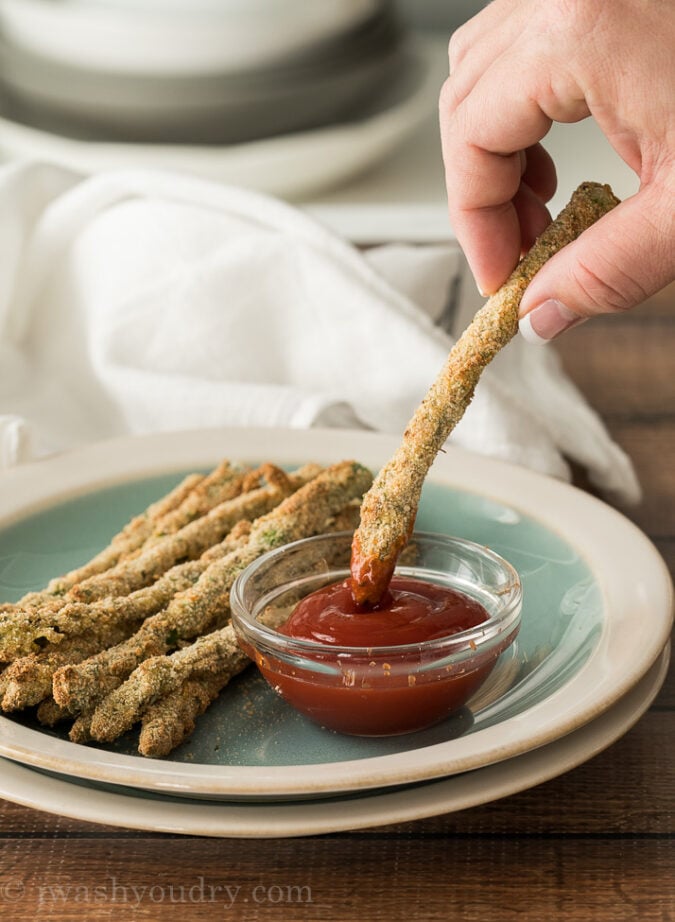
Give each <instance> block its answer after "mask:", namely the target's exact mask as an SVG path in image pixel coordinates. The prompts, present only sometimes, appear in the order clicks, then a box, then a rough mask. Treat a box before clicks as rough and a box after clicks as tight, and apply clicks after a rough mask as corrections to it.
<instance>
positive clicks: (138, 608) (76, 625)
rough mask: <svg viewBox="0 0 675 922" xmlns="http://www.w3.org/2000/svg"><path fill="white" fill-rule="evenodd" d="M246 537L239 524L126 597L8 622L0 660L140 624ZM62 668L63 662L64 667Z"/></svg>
mask: <svg viewBox="0 0 675 922" xmlns="http://www.w3.org/2000/svg"><path fill="white" fill-rule="evenodd" d="M249 532H250V523H249V522H246V523H244V522H240V523H239V524H238V525H236V526H235V527H234V529H233V530H232V531H231V532H230V534H229V535H227V537H226V538H225V539H224V540H223V541H221V542H220V544H216V545H214V546H213V547H211V548H209V549H208V550H207V551H205V552H204V554H202V556H201V557H200V558H199V559H198V560H190V561H187V563H184V564H177V565H176V566H175V567H172V568H171V569H170V570H167V572H166V573H165V574H164V575H163V576H161V577H160V578H159V579H158V580H157V581H156V582H154V583H152V585H150V586H145V587H144V588H143V589H137V590H136V591H135V592H132V593H130V594H129V595H127V596H112V597H109V598H105V599H100V600H99V601H98V602H92V603H91V604H90V605H88V604H86V603H85V602H68V601H66V604H64V605H63V607H61V608H60V609H59V610H58V611H54V612H50V611H49V610H46V609H37V610H31V609H29V610H28V611H26V612H18V613H17V614H15V616H14V618H13V620H12V622H11V629H10V627H9V626H6V627H5V629H4V630H3V629H2V628H0V659H6V660H8V661H9V660H14V659H16V658H17V657H20V656H27V655H29V654H30V653H37V652H39V649H40V645H41V644H44V642H45V641H48V642H49V643H51V644H53V645H58V644H60V643H61V642H62V641H64V640H65V638H66V637H69V636H72V635H74V634H82V633H84V632H85V631H88V630H92V629H96V630H98V631H99V632H101V631H105V630H112V629H113V628H114V627H115V626H116V625H117V624H120V623H127V624H128V623H129V622H130V621H134V620H135V621H142V620H143V619H144V618H147V617H149V616H150V615H153V614H155V613H156V612H158V611H160V610H161V609H162V608H164V607H165V606H166V605H168V603H169V602H170V600H171V599H172V598H173V596H174V595H176V594H177V593H178V592H182V591H183V590H185V589H188V588H189V587H190V586H193V585H194V584H195V583H196V582H197V580H198V579H199V577H200V576H201V574H202V573H203V572H204V570H205V569H206V568H207V567H208V566H209V565H210V564H211V563H213V561H214V560H217V559H219V558H220V557H224V556H225V555H226V554H229V553H230V552H231V551H233V550H235V549H236V548H237V547H241V546H243V545H244V544H245V543H246V541H247V540H248V535H249ZM121 639H123V638H120V640H121ZM116 642H119V641H116ZM112 643H113V641H112V640H111V641H110V642H109V643H107V644H103V645H102V647H100V648H99V649H103V648H104V647H106V646H111V645H112ZM91 652H92V653H94V652H96V651H94V650H92V651H91ZM89 655H90V654H89ZM67 662H68V660H64V663H67ZM61 665H63V664H61Z"/></svg>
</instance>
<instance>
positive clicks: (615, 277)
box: [520, 183, 675, 343]
mask: <svg viewBox="0 0 675 922" xmlns="http://www.w3.org/2000/svg"><path fill="white" fill-rule="evenodd" d="M672 196H673V193H672V190H670V191H669V190H668V189H667V188H664V186H663V185H660V184H659V183H653V184H651V185H650V186H647V187H645V188H643V189H642V190H641V191H640V192H639V193H638V194H637V195H635V196H633V197H632V198H630V199H627V200H626V201H625V202H623V203H622V204H621V205H619V206H618V207H617V208H615V209H614V210H613V211H612V212H611V213H610V214H608V215H606V216H605V217H604V218H602V220H600V221H599V222H598V223H597V224H595V225H594V226H593V227H591V228H590V229H589V230H587V231H585V232H584V233H583V234H582V235H581V237H579V239H578V240H576V241H575V242H574V243H572V244H570V245H569V246H567V247H565V249H564V250H562V251H561V252H560V253H558V254H557V255H556V256H555V257H553V259H551V260H550V261H549V262H548V263H547V264H546V265H545V266H544V267H543V268H542V270H541V271H540V272H539V273H538V274H537V275H536V276H535V278H534V279H533V281H532V282H531V283H530V285H529V287H528V289H527V291H526V292H525V295H524V297H523V300H522V303H521V308H520V314H521V321H520V330H521V333H522V334H523V336H524V337H525V338H526V339H527V340H528V341H530V342H537V343H539V342H545V341H548V340H550V339H553V338H554V337H555V336H557V335H559V334H560V333H562V332H564V331H565V330H567V329H570V327H572V326H575V325H576V324H577V323H580V322H581V321H582V320H585V319H587V318H588V317H591V316H594V315H595V314H604V313H614V312H617V311H624V310H628V309H629V308H631V307H635V306H636V305H637V304H639V303H640V302H641V301H643V300H644V299H645V298H647V297H649V295H652V294H654V293H655V292H657V291H659V290H660V289H661V288H663V287H664V286H665V285H667V284H668V282H669V281H670V279H671V278H672V274H673V266H674V265H675V218H674V217H673V214H672V209H671V207H670V204H669V203H670V202H672V200H673V198H672Z"/></svg>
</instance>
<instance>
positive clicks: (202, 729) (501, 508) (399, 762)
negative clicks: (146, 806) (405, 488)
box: [0, 430, 670, 799]
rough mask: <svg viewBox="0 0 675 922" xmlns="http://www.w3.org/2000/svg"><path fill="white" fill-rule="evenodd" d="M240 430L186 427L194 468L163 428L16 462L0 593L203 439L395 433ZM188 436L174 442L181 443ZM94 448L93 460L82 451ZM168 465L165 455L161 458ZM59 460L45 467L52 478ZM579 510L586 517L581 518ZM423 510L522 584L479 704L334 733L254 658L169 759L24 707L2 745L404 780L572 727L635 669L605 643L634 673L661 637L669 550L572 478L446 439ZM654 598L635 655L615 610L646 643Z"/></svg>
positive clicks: (217, 769) (77, 551)
mask: <svg viewBox="0 0 675 922" xmlns="http://www.w3.org/2000/svg"><path fill="white" fill-rule="evenodd" d="M233 433H234V434H232V433H231V434H230V438H229V440H228V439H225V440H224V439H223V435H222V434H220V435H219V434H214V433H210V434H209V433H201V434H193V435H191V436H190V439H191V440H192V442H193V446H194V463H191V464H190V466H189V468H188V467H187V465H183V464H181V463H180V461H181V459H180V457H176V459H175V461H174V462H173V463H171V464H167V463H166V461H165V460H164V459H166V458H172V454H173V455H180V454H181V453H184V452H185V446H184V444H183V443H184V441H185V436H178V435H172V436H166V435H165V436H155V437H148V438H144V439H134V440H126V441H125V442H120V443H114V446H113V448H110V447H108V453H107V455H103V456H102V457H99V456H101V449H100V447H95V448H90V449H86V450H84V451H83V452H81V453H78V454H74V455H71V456H63V457H61V458H58V459H54V460H52V461H49V462H42V463H41V464H39V465H33V466H30V467H29V468H26V469H22V470H19V471H16V472H13V473H12V474H11V475H10V476H9V478H8V479H13V480H15V483H14V484H13V485H12V484H9V483H7V482H5V483H4V484H3V483H2V482H0V496H3V498H7V499H10V493H11V497H12V498H13V499H14V501H15V505H16V506H17V508H16V509H15V510H14V511H13V514H9V515H6V516H5V517H4V521H3V520H0V525H2V528H1V530H0V599H1V600H4V601H14V600H16V599H18V598H20V597H21V596H22V595H23V594H24V593H25V592H27V591H29V590H32V589H38V588H40V587H42V586H44V585H45V584H46V583H47V582H48V580H49V579H50V578H51V577H52V576H54V575H56V574H58V573H61V572H65V571H66V570H69V569H71V568H72V567H75V566H77V565H78V564H80V563H82V562H83V561H85V560H87V559H88V558H89V557H91V556H92V555H93V554H94V553H96V552H97V551H98V550H99V549H100V548H101V547H103V546H104V545H106V544H107V543H108V540H109V538H110V536H111V535H112V534H114V533H115V532H116V531H118V530H119V529H120V528H121V527H122V525H123V524H124V523H125V522H126V521H128V519H129V518H131V517H132V516H133V515H135V514H137V513H138V512H139V511H140V510H142V509H143V508H145V507H146V506H147V505H149V504H150V503H151V502H152V501H153V500H155V499H156V498H158V497H159V496H161V495H163V494H164V493H166V492H167V491H168V490H169V489H171V487H172V486H173V485H174V484H175V483H176V482H177V481H178V480H179V479H180V476H181V474H182V473H184V472H185V471H186V470H187V469H196V468H201V469H204V458H205V455H204V453H205V452H206V457H208V463H215V462H216V461H217V460H218V459H219V457H220V456H221V454H222V455H227V456H228V457H232V458H237V459H242V460H257V459H260V458H267V457H271V458H272V459H273V460H276V461H278V462H280V463H284V464H289V463H292V462H299V463H301V462H304V461H306V460H319V461H321V462H326V461H332V460H336V459H339V458H341V457H358V458H359V459H363V460H364V461H365V462H366V463H370V464H373V466H376V465H377V464H378V463H381V461H384V460H386V458H387V457H388V456H389V454H390V453H391V449H392V446H393V445H395V442H394V443H392V441H391V440H389V439H387V438H385V437H381V436H373V435H370V434H364V433H348V434H345V433H341V434H338V433H334V432H331V433H320V432H311V431H310V432H302V433H300V432H292V433H288V431H276V432H275V435H274V436H273V437H270V434H269V431H266V435H267V438H266V439H265V442H266V444H265V446H264V447H262V446H260V445H257V444H256V441H255V438H256V437H255V434H254V433H252V432H251V431H250V430H234V431H233ZM243 433H246V435H245V436H244V435H243ZM179 438H180V439H181V440H182V441H181V443H180V444H181V451H180V452H178V451H175V450H174V452H173V453H172V451H171V448H172V447H173V448H174V449H176V447H177V445H178V439H179ZM261 439H262V436H261ZM196 440H201V443H200V445H199V446H198V445H197V444H196ZM219 441H220V442H222V441H227V442H229V444H228V445H227V448H225V449H224V450H222V451H220V450H219V449H218V447H217V443H218V442H219ZM299 441H304V442H305V443H307V444H305V445H304V446H302V445H300V446H299V445H298V442H299ZM346 443H349V444H346ZM130 445H131V446H132V447H133V451H131V452H130V451H129V447H130ZM270 446H272V447H270ZM141 447H142V451H141V452H140V455H141V456H140V457H139V449H140V448H141ZM303 448H304V450H303ZM256 449H257V450H256ZM97 452H98V454H97ZM373 455H375V456H376V457H375V458H374V457H373ZM87 458H89V459H90V461H92V462H94V461H95V459H96V458H99V460H100V461H101V463H100V464H98V465H97V464H95V463H93V465H92V464H87ZM103 458H105V464H103V463H102V461H103ZM68 459H70V465H69V463H68ZM106 465H107V466H108V467H109V468H110V470H109V471H108V470H106V469H105V467H106ZM162 466H164V467H165V468H171V470H170V472H168V473H166V472H165V473H162V474H157V473H156V471H157V468H158V467H159V468H160V469H161V468H162ZM73 469H76V470H78V471H80V477H79V479H78V477H77V476H76V477H75V478H74V479H73V475H72V471H73ZM65 472H68V476H64V474H65ZM51 473H53V480H52V481H51V482H50V477H49V476H47V479H46V481H45V475H49V474H51ZM142 473H146V474H150V473H152V476H139V475H140V474H142ZM19 481H21V482H20V483H19ZM70 481H73V482H72V484H71V483H70ZM111 481H112V483H111ZM115 481H117V482H115ZM477 481H478V482H477ZM38 482H39V483H40V485H41V488H38ZM31 484H32V487H33V489H31ZM477 486H480V489H477ZM73 493H77V494H79V495H72V494H73ZM17 494H18V495H19V500H18V502H17V501H16V497H17ZM40 494H42V495H40ZM542 502H543V503H544V505H541V504H542ZM36 506H37V508H36ZM570 510H572V512H573V515H572V519H571V521H572V522H576V523H577V524H576V525H575V527H574V528H573V529H572V533H570V530H569V527H568V524H569V521H568V520H570V515H569V513H570ZM552 512H553V513H554V515H555V521H552ZM608 526H609V527H610V529H611V534H612V539H611V540H612V542H614V543H615V544H616V538H617V535H619V537H620V538H621V539H622V541H623V543H624V544H626V543H627V547H626V549H623V548H622V551H621V553H622V554H626V553H629V554H630V556H631V558H632V559H633V560H634V561H635V563H634V564H633V570H632V574H633V577H636V576H637V580H636V579H634V578H632V579H631V581H630V582H631V584H632V586H633V589H632V591H631V593H629V595H630V596H631V597H630V598H628V599H626V598H624V599H623V603H622V606H621V609H620V610H618V609H617V604H616V597H617V594H616V592H614V591H613V590H614V589H616V586H615V585H614V584H616V582H617V581H619V582H621V573H622V568H621V567H617V566H613V567H612V571H611V573H605V571H604V567H606V563H605V562H604V560H603V554H600V559H599V560H598V554H597V550H598V547H597V542H598V541H599V540H600V536H601V535H602V534H603V533H604V535H605V539H604V543H607V541H608V540H609V538H608V537H607V532H606V531H605V529H606V528H607V527H608ZM417 527H418V528H419V529H420V530H424V531H436V532H441V533H446V534H448V533H452V534H456V535H461V536H462V537H464V538H468V539H470V540H473V541H476V542H478V543H480V544H485V545H489V546H490V547H492V548H493V549H494V550H495V551H497V552H498V553H499V554H501V555H502V556H503V557H505V558H506V559H507V560H508V561H509V562H510V563H511V564H512V565H513V566H514V567H515V568H516V569H517V570H518V572H519V574H520V577H521V580H522V583H523V597H524V604H523V612H522V624H521V630H520V634H519V636H518V640H517V642H516V644H515V645H514V646H513V647H512V648H511V649H510V650H509V651H507V653H505V654H504V655H503V657H502V658H501V659H500V661H499V663H498V664H497V667H496V669H495V671H494V673H493V674H492V676H491V677H490V680H489V681H488V683H487V684H486V685H485V686H484V687H483V688H482V689H481V690H480V691H479V692H478V693H477V695H476V696H475V697H474V699H472V701H471V702H469V706H468V707H466V708H464V709H463V710H462V711H461V712H459V713H458V714H457V715H455V716H454V717H451V718H449V719H448V720H446V721H445V722H444V723H442V724H440V725H438V726H436V727H433V728H430V729H428V730H425V731H420V732H418V733H414V734H409V735H407V736H399V737H389V738H378V739H364V738H356V737H347V736H342V735H340V734H337V733H333V732H331V731H327V730H325V729H323V728H321V727H318V726H316V725H314V724H313V723H311V722H310V721H308V720H306V719H305V718H303V717H302V716H301V715H299V714H298V713H296V712H295V711H294V710H293V709H291V708H290V707H289V706H288V705H287V704H286V703H285V702H284V701H283V700H281V699H280V698H278V697H277V696H276V695H274V693H273V692H272V691H271V690H270V689H269V688H268V687H267V685H266V684H265V683H264V681H263V680H262V679H261V677H260V676H259V675H258V673H257V672H256V671H255V670H253V669H249V670H247V671H246V672H245V673H244V674H243V675H242V676H240V677H238V678H237V679H236V680H234V681H233V682H232V683H231V684H230V686H229V687H228V689H227V690H226V692H225V693H223V694H222V695H221V696H220V698H219V699H218V701H217V702H215V704H214V705H212V706H211V708H209V710H208V711H207V713H206V714H204V715H203V716H202V717H201V718H200V719H199V721H198V725H197V729H196V731H195V733H194V734H193V736H192V738H191V739H190V740H189V741H188V742H186V743H185V744H183V745H182V746H180V747H179V748H178V749H176V750H175V751H174V752H173V753H172V754H171V755H170V756H169V757H168V758H167V759H165V760H162V761H161V762H159V761H151V760H144V759H142V758H141V757H139V756H138V755H136V754H135V753H136V734H135V733H130V734H127V735H126V736H124V737H123V738H121V739H120V740H118V741H117V743H115V744H113V745H111V746H105V747H104V746H97V747H95V748H94V747H83V746H78V745H75V744H73V743H70V742H69V741H68V740H67V730H63V731H59V732H54V731H47V730H45V729H44V728H42V727H40V725H39V724H37V722H36V721H35V718H34V716H33V715H32V714H26V715H24V714H22V715H19V716H14V715H12V716H5V717H3V718H0V754H1V755H5V756H7V757H8V758H12V759H16V760H18V761H21V762H25V763H27V764H31V765H34V766H36V767H40V768H43V769H48V770H51V771H56V772H61V773H63V774H68V775H75V776H77V777H80V778H87V779H89V780H91V781H93V782H99V783H100V782H106V783H110V784H119V785H127V786H135V787H139V788H143V789H147V790H157V791H164V792H167V793H168V792H172V793H174V794H177V793H180V794H181V795H183V796H185V795H187V796H192V797H194V796H198V797H223V798H227V799H235V798H238V797H245V798H261V797H262V798H269V797H273V798H275V799H283V798H285V797H298V796H314V797H317V796H327V795H329V794H332V793H335V792H336V791H356V790H359V789H364V790H367V789H369V788H372V787H375V786H378V787H381V786H385V785H392V786H393V785H397V784H407V783H410V782H411V781H421V780H427V779H430V778H435V777H439V776H442V775H447V774H452V773H456V772H460V771H465V770H467V769H468V768H476V767H480V766H482V765H486V764H489V763H490V762H495V761H499V760H501V759H504V758H509V757H511V756H513V755H515V754H517V753H520V752H524V751H527V750H528V749H531V748H534V747H536V746H539V745H543V744H545V743H548V742H550V741H551V740H552V739H555V738H557V737H559V736H561V735H563V734H564V733H567V732H570V731H571V730H573V729H575V728H577V727H578V726H580V725H582V724H583V723H584V722H586V721H587V720H589V719H592V718H593V717H595V716H597V714H598V713H601V712H602V711H603V710H604V709H605V708H606V707H608V706H609V705H610V704H611V703H612V702H613V701H615V700H617V698H618V697H620V695H621V693H622V691H621V689H622V688H624V689H625V688H627V687H630V686H631V685H632V684H634V682H633V681H631V682H630V684H628V685H626V676H625V675H621V674H620V673H619V672H618V671H617V667H616V665H615V664H614V663H612V662H610V661H609V660H608V658H607V657H608V653H609V652H610V651H612V650H614V648H615V647H617V648H618V649H620V650H621V651H622V653H621V656H618V658H617V663H618V664H619V668H620V666H621V664H622V663H623V662H625V661H630V663H631V667H632V676H633V677H634V680H635V681H637V680H638V679H639V678H640V677H641V675H643V674H644V673H645V672H646V670H647V669H648V668H649V667H650V666H651V664H652V662H654V660H655V658H656V656H657V655H658V653H659V652H660V651H661V649H662V648H663V646H664V644H665V642H666V639H667V636H668V631H667V628H668V627H669V620H670V609H669V607H668V606H669V602H668V599H669V591H670V584H669V580H667V578H665V579H664V570H663V568H662V564H661V563H660V558H658V555H656V553H655V551H654V550H653V548H652V547H651V545H649V543H648V542H647V540H646V539H645V538H644V536H643V535H641V533H640V532H638V531H637V529H635V528H634V527H633V526H632V525H631V524H630V523H628V522H627V520H626V519H624V518H623V517H621V516H619V515H618V514H617V513H616V512H615V511H614V510H611V509H610V508H609V507H607V506H605V505H603V504H601V503H598V502H597V501H596V500H593V499H592V498H590V497H588V496H586V495H585V494H583V493H580V492H579V491H576V490H574V489H572V488H570V487H568V486H566V485H564V484H560V483H557V482H554V481H551V480H548V479H547V478H543V477H538V476H537V475H534V474H531V473H529V472H527V471H522V470H520V469H517V468H512V467H509V466H507V465H503V464H499V463H497V462H494V461H487V460H486V459H482V458H474V457H472V456H469V455H465V454H464V453H462V452H452V453H451V454H449V455H446V456H444V457H443V458H441V459H439V463H437V465H436V466H435V467H434V471H433V474H432V478H431V479H430V481H429V482H428V483H427V484H426V486H425V489H424V493H423V498H422V503H421V507H420V513H419V516H418V521H417ZM589 536H590V538H591V542H590V544H589V541H588V539H589ZM594 542H596V543H594ZM589 548H590V549H592V550H594V551H595V553H591V554H589ZM638 551H639V552H640V553H639V554H638V556H637V558H636V557H635V554H636V553H637V552H638ZM604 553H605V556H606V552H604ZM640 555H641V556H640ZM618 562H619V561H615V563H618ZM636 566H637V568H638V569H637V570H636V569H635V568H636ZM608 576H609V579H608ZM655 578H656V579H655ZM659 580H660V582H659ZM636 584H637V585H639V586H641V587H644V585H647V584H649V598H646V597H645V593H644V591H643V589H639V590H638V591H637V592H636V591H635V587H636ZM608 590H609V591H608ZM659 593H660V594H659ZM624 595H625V593H624ZM626 603H627V604H626ZM645 606H648V607H649V608H650V609H651V610H652V611H654V610H655V609H656V610H657V617H656V618H655V619H654V623H653V624H651V625H650V636H649V637H645V638H643V640H642V641H641V643H642V644H643V645H644V643H645V640H648V641H649V646H650V650H649V651H645V650H640V651H639V652H638V653H637V654H636V653H635V648H631V647H630V645H628V646H626V642H625V640H624V642H623V643H621V642H620V641H619V640H618V638H617V631H618V630H619V625H620V626H621V630H622V631H625V629H626V627H628V628H629V630H630V631H632V634H633V636H634V638H635V639H636V640H637V641H638V645H639V644H640V640H639V638H640V635H641V634H644V633H645V627H644V624H643V619H641V617H640V614H639V612H640V611H644V610H645ZM631 607H632V611H628V610H627V609H628V608H631ZM638 609H639V610H638ZM658 613H660V615H659V614H658ZM627 618H628V620H629V623H628V625H626V619H627ZM655 625H656V630H654V626H655ZM650 651H651V652H650ZM636 660H638V661H639V665H636ZM552 703H553V704H552Z"/></svg>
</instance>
